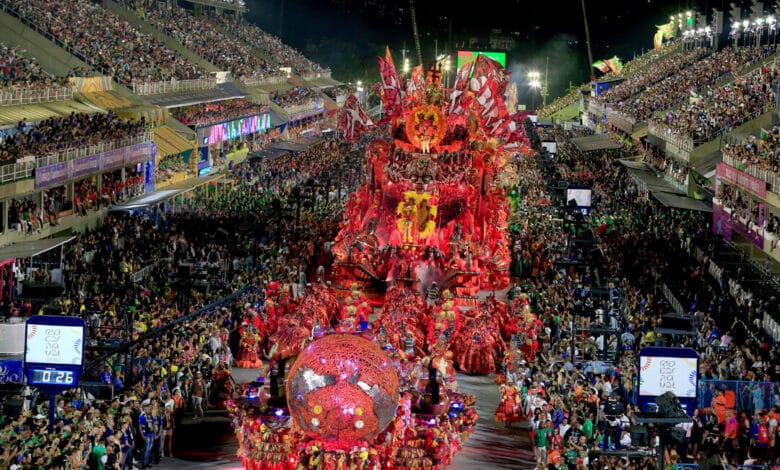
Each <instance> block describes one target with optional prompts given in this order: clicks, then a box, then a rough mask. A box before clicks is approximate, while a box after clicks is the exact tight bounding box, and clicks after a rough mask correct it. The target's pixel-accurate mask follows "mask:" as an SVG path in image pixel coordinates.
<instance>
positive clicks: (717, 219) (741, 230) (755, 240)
mask: <svg viewBox="0 0 780 470" xmlns="http://www.w3.org/2000/svg"><path fill="white" fill-rule="evenodd" d="M734 232H736V233H738V234H739V235H741V236H742V237H744V238H745V239H746V240H750V243H752V244H754V245H755V246H757V247H759V248H761V249H762V250H763V249H764V237H763V236H761V235H760V234H758V233H756V232H755V231H753V230H748V228H747V226H746V225H745V224H743V223H742V222H741V221H740V220H739V218H738V217H732V216H731V214H729V213H728V212H726V211H725V210H724V209H723V208H721V207H720V206H716V205H713V206H712V233H713V234H714V235H722V236H723V239H724V240H726V241H731V240H733V238H734Z"/></svg>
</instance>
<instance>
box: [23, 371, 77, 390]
mask: <svg viewBox="0 0 780 470" xmlns="http://www.w3.org/2000/svg"><path fill="white" fill-rule="evenodd" d="M28 377H29V380H28V381H27V383H28V384H30V385H62V386H65V387H73V386H75V385H76V384H77V383H78V375H77V372H76V371H74V370H57V369H30V371H29V375H28Z"/></svg>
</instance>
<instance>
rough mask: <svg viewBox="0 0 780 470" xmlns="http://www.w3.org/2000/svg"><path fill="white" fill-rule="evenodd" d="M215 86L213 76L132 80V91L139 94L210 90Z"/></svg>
mask: <svg viewBox="0 0 780 470" xmlns="http://www.w3.org/2000/svg"><path fill="white" fill-rule="evenodd" d="M216 87H217V80H216V79H214V78H196V79H193V80H164V81H159V82H141V83H139V82H133V93H135V94H137V95H141V96H150V95H162V94H166V93H181V92H185V91H199V90H211V89H213V88H216Z"/></svg>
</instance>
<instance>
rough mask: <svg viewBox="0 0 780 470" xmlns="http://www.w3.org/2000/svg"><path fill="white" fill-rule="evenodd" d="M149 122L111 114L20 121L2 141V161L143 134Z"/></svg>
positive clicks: (0, 150)
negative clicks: (30, 121)
mask: <svg viewBox="0 0 780 470" xmlns="http://www.w3.org/2000/svg"><path fill="white" fill-rule="evenodd" d="M145 131H146V121H145V119H144V118H143V117H141V119H140V120H137V121H135V120H127V119H122V118H120V117H118V116H117V115H116V114H113V113H112V112H110V111H109V112H108V113H93V114H87V113H71V114H70V115H68V116H65V117H51V118H48V119H46V120H44V121H41V122H39V123H36V124H34V125H33V124H29V123H27V122H26V121H21V122H19V124H17V126H16V132H15V133H14V134H12V135H10V136H8V137H6V138H5V140H3V141H2V142H0V162H3V163H12V162H14V161H16V160H18V159H20V158H24V157H26V156H30V155H32V156H34V157H41V156H44V155H48V154H51V153H55V152H60V151H63V150H67V149H72V148H79V147H87V146H90V145H94V144H97V143H101V142H111V141H118V140H121V139H124V138H128V137H135V136H138V135H142V134H143V133H144V132H145Z"/></svg>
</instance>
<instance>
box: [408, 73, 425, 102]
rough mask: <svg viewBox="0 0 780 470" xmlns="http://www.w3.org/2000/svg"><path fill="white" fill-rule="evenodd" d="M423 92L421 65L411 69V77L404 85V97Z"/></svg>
mask: <svg viewBox="0 0 780 470" xmlns="http://www.w3.org/2000/svg"><path fill="white" fill-rule="evenodd" d="M423 91H425V74H424V73H423V67H422V65H418V66H417V67H415V68H413V69H412V76H411V78H409V81H408V82H407V84H406V96H411V95H414V94H416V93H422V92H423Z"/></svg>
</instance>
